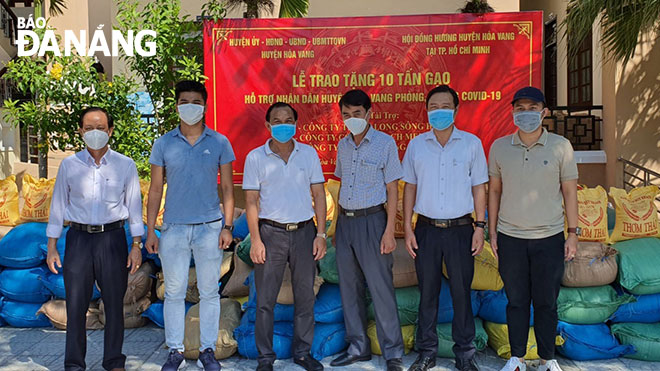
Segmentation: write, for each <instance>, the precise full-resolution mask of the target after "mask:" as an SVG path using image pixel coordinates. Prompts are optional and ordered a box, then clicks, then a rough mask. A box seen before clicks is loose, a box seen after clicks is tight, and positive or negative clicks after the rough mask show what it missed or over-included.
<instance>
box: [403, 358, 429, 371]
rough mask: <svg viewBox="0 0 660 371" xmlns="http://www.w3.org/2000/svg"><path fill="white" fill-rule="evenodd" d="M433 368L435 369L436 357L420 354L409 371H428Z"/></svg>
mask: <svg viewBox="0 0 660 371" xmlns="http://www.w3.org/2000/svg"><path fill="white" fill-rule="evenodd" d="M433 367H435V356H423V355H421V354H420V355H419V356H417V359H416V360H415V363H413V364H412V365H411V366H410V368H409V369H408V371H426V370H430V369H432V368H433Z"/></svg>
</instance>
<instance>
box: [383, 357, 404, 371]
mask: <svg viewBox="0 0 660 371" xmlns="http://www.w3.org/2000/svg"><path fill="white" fill-rule="evenodd" d="M403 370H405V368H403V362H401V358H393V359H388V360H387V371H403Z"/></svg>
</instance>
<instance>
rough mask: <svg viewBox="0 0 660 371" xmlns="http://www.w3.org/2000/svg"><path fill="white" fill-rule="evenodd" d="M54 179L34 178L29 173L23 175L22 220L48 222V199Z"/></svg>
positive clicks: (51, 193)
mask: <svg viewBox="0 0 660 371" xmlns="http://www.w3.org/2000/svg"><path fill="white" fill-rule="evenodd" d="M54 187H55V179H54V178H53V179H45V178H41V179H35V178H33V177H32V176H30V174H25V175H23V208H22V209H21V220H22V221H24V222H48V214H49V212H50V201H51V198H52V197H53V188H54Z"/></svg>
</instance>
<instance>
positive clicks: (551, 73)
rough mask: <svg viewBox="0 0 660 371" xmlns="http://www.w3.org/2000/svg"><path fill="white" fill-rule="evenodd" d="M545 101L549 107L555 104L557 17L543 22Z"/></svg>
mask: <svg viewBox="0 0 660 371" xmlns="http://www.w3.org/2000/svg"><path fill="white" fill-rule="evenodd" d="M543 35H544V38H545V41H544V45H545V47H544V50H545V53H544V54H545V55H544V56H543V60H544V62H543V63H544V65H543V68H544V71H545V72H544V79H543V81H544V84H543V85H544V86H545V92H544V94H545V101H546V103H547V104H548V106H550V107H556V106H557V18H554V19H551V20H550V21H548V22H546V23H545V28H544V30H543Z"/></svg>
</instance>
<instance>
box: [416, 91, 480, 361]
mask: <svg viewBox="0 0 660 371" xmlns="http://www.w3.org/2000/svg"><path fill="white" fill-rule="evenodd" d="M458 103H459V101H458V94H457V93H456V92H455V91H454V89H452V88H450V87H449V86H447V85H440V86H438V87H436V88H434V89H433V90H431V91H430V92H429V93H428V95H427V97H426V109H427V111H428V118H429V123H430V124H431V127H432V129H431V131H429V132H427V133H424V134H420V135H419V136H417V137H415V138H414V139H413V140H411V141H410V143H409V144H408V149H407V150H406V154H405V156H404V157H403V180H404V181H405V182H406V185H405V187H404V194H403V223H404V232H405V238H406V248H407V249H408V252H409V253H410V255H411V256H412V257H413V259H415V267H416V269H417V279H418V281H419V290H420V293H421V299H420V303H419V317H418V326H417V340H416V342H415V344H416V346H417V349H418V351H419V356H418V357H417V360H416V361H415V363H413V365H412V366H411V367H410V369H409V370H411V371H426V370H428V369H431V368H433V367H434V366H435V357H436V354H437V350H438V336H437V334H436V324H437V317H438V297H439V295H440V287H441V280H442V279H443V278H442V269H441V267H442V262H443V259H444V261H445V263H446V266H447V272H448V275H449V287H450V289H451V296H452V302H453V305H454V319H453V322H452V337H453V340H454V343H455V344H454V348H453V350H454V354H455V356H456V368H457V369H458V370H460V371H474V370H478V367H477V364H476V363H475V360H474V353H475V348H474V345H473V344H472V341H473V340H474V335H475V328H474V317H473V313H472V305H471V299H470V287H471V285H472V278H473V275H474V256H475V255H478V254H479V253H480V252H481V250H482V249H483V245H484V227H485V225H486V223H485V221H484V219H485V214H486V183H487V182H488V168H487V166H486V156H484V150H483V147H482V145H481V141H480V140H479V138H477V137H476V136H474V135H473V134H470V133H467V132H464V131H461V130H458V129H457V128H456V127H455V126H454V118H455V117H456V111H457V110H458ZM413 207H414V211H415V212H416V213H417V214H419V215H418V217H417V224H416V226H415V230H414V232H413V228H412V216H413ZM472 211H475V213H476V217H477V221H476V222H474V225H475V227H476V228H475V227H473V219H472V216H471V215H470V214H471V213H472Z"/></svg>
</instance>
